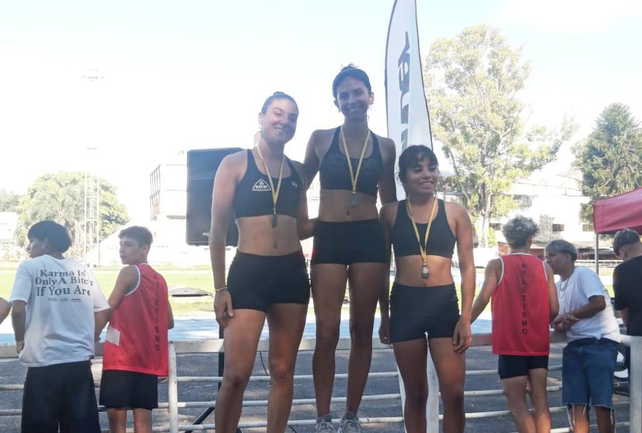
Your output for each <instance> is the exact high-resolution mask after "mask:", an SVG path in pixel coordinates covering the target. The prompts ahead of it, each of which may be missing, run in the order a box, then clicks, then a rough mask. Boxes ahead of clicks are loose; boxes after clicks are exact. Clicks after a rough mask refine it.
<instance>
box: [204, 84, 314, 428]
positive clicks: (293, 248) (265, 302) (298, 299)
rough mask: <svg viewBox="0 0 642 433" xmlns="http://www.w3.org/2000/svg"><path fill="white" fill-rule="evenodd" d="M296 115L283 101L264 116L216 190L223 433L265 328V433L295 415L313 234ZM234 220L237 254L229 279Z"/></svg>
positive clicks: (233, 418) (276, 99)
mask: <svg viewBox="0 0 642 433" xmlns="http://www.w3.org/2000/svg"><path fill="white" fill-rule="evenodd" d="M298 115H299V110H298V107H297V105H296V102H294V99H292V97H290V96H288V95H286V94H284V93H281V92H277V93H275V94H274V95H272V96H270V97H269V98H268V99H267V100H266V101H265V104H264V105H263V108H262V110H261V113H260V114H259V123H260V124H261V134H260V140H259V143H258V145H257V146H256V147H255V148H254V149H251V150H247V151H241V152H238V153H235V154H233V155H230V156H228V157H226V158H225V159H224V160H223V162H222V163H221V165H220V167H219V169H218V171H217V173H216V179H215V181H214V191H213V196H212V225H211V230H210V242H209V245H210V254H211V258H212V269H213V272H214V287H215V290H216V293H215V298H214V311H215V312H216V320H217V321H218V323H219V325H220V326H222V327H224V328H225V343H224V344H225V373H224V375H223V382H222V385H221V389H220V390H219V393H218V398H217V400H216V432H217V433H232V432H235V431H236V427H237V425H238V421H239V418H240V416H241V407H242V403H243V392H244V390H245V386H246V385H247V382H248V380H249V377H250V374H251V373H252V368H253V366H254V360H255V357H256V349H257V345H258V342H259V338H260V337H261V331H262V329H263V324H264V322H265V319H266V318H267V320H268V325H269V328H270V348H269V350H270V354H269V359H270V375H271V382H270V396H269V400H268V427H267V431H268V432H274V433H276V432H278V433H283V431H285V429H286V424H287V420H288V417H289V414H290V408H291V406H292V389H293V376H294V367H295V362H296V355H297V350H298V347H299V343H300V341H301V335H302V333H303V328H304V326H305V317H306V313H307V309H308V302H309V299H310V284H309V279H308V273H307V269H306V266H305V260H304V258H303V253H302V252H301V243H300V241H299V237H300V235H301V234H302V233H303V232H305V231H306V230H308V229H306V227H307V226H309V224H310V222H309V221H308V210H307V203H306V194H305V190H306V183H305V174H304V172H303V165H302V164H300V163H298V162H292V161H290V160H289V159H288V158H287V157H285V156H284V154H283V149H284V146H285V144H286V143H287V142H288V141H290V139H291V138H292V136H293V135H294V132H295V130H296V125H297V118H298ZM232 211H234V214H235V215H236V225H237V226H238V229H239V244H238V250H237V253H236V256H235V257H234V261H233V262H232V265H231V266H230V269H229V273H228V275H227V284H226V275H225V236H226V234H227V229H228V226H229V224H230V223H231V217H232Z"/></svg>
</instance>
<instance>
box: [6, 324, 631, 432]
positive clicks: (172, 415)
mask: <svg viewBox="0 0 642 433" xmlns="http://www.w3.org/2000/svg"><path fill="white" fill-rule="evenodd" d="M551 341H552V342H554V343H555V342H558V343H559V342H563V341H564V337H563V335H561V334H558V333H553V334H551ZM622 343H623V344H624V345H626V346H628V347H630V348H631V367H630V370H629V379H630V397H629V402H628V404H629V422H628V423H618V426H629V428H630V430H629V431H630V432H631V433H642V337H629V336H625V335H623V336H622ZM490 344H491V337H490V334H475V335H474V336H473V344H472V345H473V346H488V345H490ZM314 346H315V339H313V338H309V339H308V338H306V339H303V340H302V341H301V344H300V346H299V351H302V352H309V351H313V350H314ZM268 348H269V340H267V339H265V340H261V341H260V342H259V347H258V352H267V351H268ZM101 349H102V347H98V353H99V354H100V353H102V350H101ZM349 349H350V339H348V338H342V339H340V340H339V344H338V346H337V350H349ZM373 350H390V347H389V346H387V345H383V344H382V343H381V342H379V340H378V339H373ZM223 351H224V348H223V340H220V339H217V340H179V341H172V342H170V345H169V377H168V401H167V402H161V403H159V409H161V410H167V411H168V417H169V425H164V426H156V427H154V428H153V431H154V432H170V433H177V432H180V431H204V430H212V429H214V425H213V424H197V425H193V424H192V425H181V424H179V410H180V409H185V408H211V407H214V406H215V404H216V402H215V401H192V402H181V401H179V400H178V386H179V383H181V384H190V383H195V382H211V383H217V382H220V381H221V380H222V378H221V377H216V376H214V377H212V376H178V374H177V364H178V355H180V354H193V353H222V352H223ZM0 358H16V353H15V347H14V346H0ZM428 359H429V360H430V356H429V357H428ZM559 369H560V366H551V367H550V369H549V370H551V371H553V370H559ZM492 374H496V370H494V369H493V370H472V371H471V370H469V371H466V375H467V376H477V375H492ZM346 377H347V375H346V374H337V375H335V378H336V379H345V378H346ZM375 378H398V380H399V392H398V393H392V394H377V395H366V396H364V397H363V400H364V401H383V400H387V401H394V400H397V401H399V404H400V408H401V410H403V402H404V399H405V396H404V392H403V383H402V382H401V378H400V375H399V373H398V371H391V372H373V373H370V375H369V379H375ZM311 379H312V375H295V376H294V380H295V381H301V380H311ZM269 380H270V377H269V376H252V377H251V378H250V381H253V382H269ZM428 380H429V389H430V392H429V398H428V405H427V418H428V419H427V421H428V424H427V426H428V431H439V420H440V419H441V418H442V416H441V415H440V414H439V393H438V392H436V391H438V389H439V383H438V381H437V376H436V374H435V372H434V366H430V365H429V366H428ZM22 389H23V386H22V385H21V384H11V385H0V391H19V390H22ZM559 389H560V387H559V386H552V387H549V388H548V391H549V392H553V391H558V390H559ZM501 394H503V391H502V390H480V391H466V392H465V393H464V396H466V397H468V398H472V397H479V396H494V395H501ZM344 401H345V397H334V398H332V402H333V403H334V402H344ZM314 403H315V400H314V399H294V400H293V403H292V404H293V405H303V404H314ZM626 404H627V402H623V403H618V406H620V405H626ZM243 406H244V407H256V406H267V400H248V401H244V402H243ZM99 410H104V408H102V407H99ZM550 410H551V413H555V412H561V411H566V408H565V407H561V406H560V407H552V408H551V409H550ZM20 414H21V411H20V409H5V410H0V417H2V416H18V415H20ZM508 414H510V412H509V411H508V410H496V411H487V412H473V413H466V419H479V418H491V417H499V416H505V415H508ZM360 420H361V422H362V423H403V416H398V417H364V418H360ZM315 422H316V420H314V419H307V420H290V421H289V422H288V425H290V426H305V425H314V423H315ZM266 425H267V422H266V421H256V422H241V423H240V424H239V428H257V427H258V428H260V427H265V426H266ZM552 431H555V432H564V431H569V430H568V429H565V428H561V429H554V430H552Z"/></svg>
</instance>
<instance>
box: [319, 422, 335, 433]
mask: <svg viewBox="0 0 642 433" xmlns="http://www.w3.org/2000/svg"><path fill="white" fill-rule="evenodd" d="M314 431H315V432H316V433H335V432H336V430H335V429H334V427H332V422H328V421H317V425H316V429H315V430H314Z"/></svg>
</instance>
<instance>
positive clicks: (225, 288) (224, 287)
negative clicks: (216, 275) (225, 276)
mask: <svg viewBox="0 0 642 433" xmlns="http://www.w3.org/2000/svg"><path fill="white" fill-rule="evenodd" d="M224 290H227V286H223V287H219V288H218V289H214V291H215V292H216V293H218V292H222V291H224Z"/></svg>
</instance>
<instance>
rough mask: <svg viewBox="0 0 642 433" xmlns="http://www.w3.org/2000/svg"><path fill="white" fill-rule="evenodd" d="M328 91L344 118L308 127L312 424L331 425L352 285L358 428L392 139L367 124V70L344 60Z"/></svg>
mask: <svg viewBox="0 0 642 433" xmlns="http://www.w3.org/2000/svg"><path fill="white" fill-rule="evenodd" d="M332 95H333V97H334V98H335V99H334V103H335V105H336V107H337V108H338V109H339V110H340V112H341V113H342V114H343V116H344V122H343V125H341V126H340V127H338V128H335V129H330V130H317V131H314V132H313V133H312V136H311V137H310V142H309V144H308V148H307V151H306V156H305V162H304V165H305V169H306V172H307V174H308V180H309V182H311V181H312V179H314V177H315V176H316V174H317V172H318V173H319V174H320V178H321V179H320V180H321V200H320V208H319V217H318V221H317V223H316V225H315V229H314V236H315V238H314V251H313V256H312V293H313V299H314V309H315V315H316V324H317V334H316V336H317V340H316V349H315V352H314V357H313V365H312V368H313V375H314V389H315V393H316V400H317V412H318V416H319V419H318V422H317V431H323V432H325V431H334V430H332V429H333V427H332V425H331V423H330V420H331V415H330V398H331V397H332V387H333V381H334V365H335V364H334V354H335V348H336V345H337V341H338V339H339V325H340V323H341V307H342V305H343V299H344V297H345V292H346V283H347V282H348V281H349V287H350V335H351V337H352V346H351V350H350V361H349V365H348V391H347V402H346V414H345V416H344V419H343V420H342V422H341V428H342V429H343V430H348V431H354V430H353V429H355V428H356V429H359V428H360V427H359V421H358V419H357V418H356V412H357V410H358V408H359V404H360V402H361V397H362V395H363V390H364V387H365V384H366V380H367V378H368V372H369V370H370V360H371V355H372V328H373V323H374V314H375V309H376V304H377V299H378V297H379V296H380V294H381V292H382V291H383V289H384V274H385V272H386V269H387V265H386V264H385V262H386V258H385V250H384V245H383V238H382V235H381V228H380V226H379V222H378V212H377V206H376V202H377V191H378V192H379V196H380V198H381V201H382V202H383V203H389V202H392V201H394V200H395V182H394V160H395V146H394V143H393V142H392V140H390V139H387V138H383V137H379V136H377V135H375V134H374V133H372V132H371V131H370V129H369V127H368V108H369V107H370V105H371V104H372V102H373V99H374V94H373V93H372V89H371V86H370V81H369V79H368V76H367V75H366V73H365V72H363V71H362V70H360V69H357V68H355V67H353V66H348V67H346V68H344V69H343V70H341V72H340V73H339V74H338V75H337V77H336V78H335V79H334V82H333V85H332Z"/></svg>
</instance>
